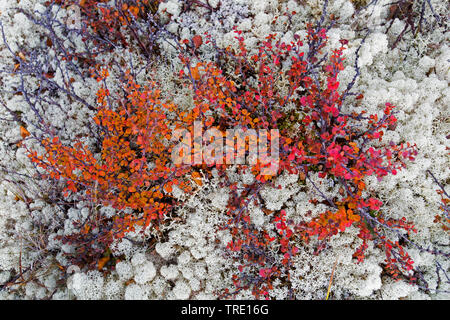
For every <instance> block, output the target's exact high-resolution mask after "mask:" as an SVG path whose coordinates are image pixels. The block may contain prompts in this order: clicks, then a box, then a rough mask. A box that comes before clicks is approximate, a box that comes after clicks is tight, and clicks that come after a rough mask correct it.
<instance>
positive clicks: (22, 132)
mask: <svg viewBox="0 0 450 320" xmlns="http://www.w3.org/2000/svg"><path fill="white" fill-rule="evenodd" d="M20 135H21V136H22V138H23V139H25V138H26V137H28V136H29V135H30V133H29V132H28V130H27V129H25V127H23V126H20Z"/></svg>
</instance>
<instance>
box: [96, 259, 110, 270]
mask: <svg viewBox="0 0 450 320" xmlns="http://www.w3.org/2000/svg"><path fill="white" fill-rule="evenodd" d="M108 261H109V257H103V258H101V259H100V260H98V270H102V269H103V267H104V266H105V264H106V263H107V262H108Z"/></svg>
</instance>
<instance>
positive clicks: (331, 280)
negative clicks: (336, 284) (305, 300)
mask: <svg viewBox="0 0 450 320" xmlns="http://www.w3.org/2000/svg"><path fill="white" fill-rule="evenodd" d="M337 263H338V258H336V261H335V262H334V265H333V270H331V277H330V282H329V283H328V290H327V296H326V298H325V300H328V297H329V296H330V291H331V284H332V283H333V276H334V270H335V269H336V265H337Z"/></svg>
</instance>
